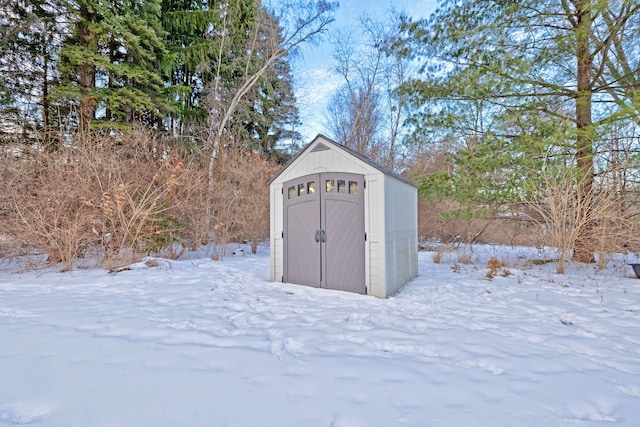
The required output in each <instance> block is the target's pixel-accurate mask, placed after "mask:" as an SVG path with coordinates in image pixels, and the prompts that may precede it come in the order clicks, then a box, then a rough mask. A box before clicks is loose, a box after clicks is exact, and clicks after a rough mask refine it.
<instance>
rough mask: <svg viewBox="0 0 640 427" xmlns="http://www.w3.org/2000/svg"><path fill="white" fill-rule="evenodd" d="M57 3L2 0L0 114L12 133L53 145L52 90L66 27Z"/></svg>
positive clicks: (0, 16) (55, 1)
mask: <svg viewBox="0 0 640 427" xmlns="http://www.w3.org/2000/svg"><path fill="white" fill-rule="evenodd" d="M65 18H66V17H65V16H64V6H63V3H62V2H61V1H58V0H11V1H9V0H3V1H0V112H1V113H2V120H3V125H4V126H5V127H8V128H9V130H10V132H11V133H12V134H13V133H15V131H16V130H22V131H23V133H24V135H23V136H27V130H28V131H30V132H29V134H30V135H33V131H37V135H39V136H40V137H41V138H42V141H43V142H44V144H45V145H46V146H48V145H49V144H50V142H51V141H52V138H51V136H52V135H51V134H52V132H51V121H52V117H53V114H52V111H51V110H52V101H51V86H52V84H53V83H54V82H55V80H56V78H57V69H56V62H57V57H58V51H59V48H60V45H59V42H60V40H61V38H62V34H63V32H64V27H65V24H66V21H65Z"/></svg>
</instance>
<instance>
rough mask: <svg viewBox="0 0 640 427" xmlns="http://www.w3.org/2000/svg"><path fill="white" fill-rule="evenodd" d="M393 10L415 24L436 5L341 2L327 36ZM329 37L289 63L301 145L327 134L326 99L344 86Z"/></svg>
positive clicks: (426, 0) (423, 1)
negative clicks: (325, 123) (298, 115)
mask: <svg viewBox="0 0 640 427" xmlns="http://www.w3.org/2000/svg"><path fill="white" fill-rule="evenodd" d="M392 6H393V7H394V8H395V9H398V10H401V11H404V12H406V13H407V15H409V16H410V17H411V18H412V19H413V20H417V19H420V18H425V17H427V16H429V14H430V13H432V12H433V11H434V10H435V8H436V6H437V1H436V0H417V1H405V2H403V1H398V2H391V1H389V0H366V1H360V0H352V1H344V0H343V1H341V2H340V8H339V9H338V10H337V12H336V14H335V21H334V22H333V23H332V24H331V26H330V27H329V30H328V33H331V32H334V31H336V30H339V29H344V28H349V27H354V26H355V25H357V23H358V20H359V19H360V17H362V16H363V15H364V14H366V15H368V16H371V17H374V18H375V19H377V20H382V17H383V16H384V15H385V12H387V11H388V10H390V9H391V7H392ZM329 36H330V34H327V35H326V36H325V37H324V38H323V41H322V42H321V43H320V44H318V45H317V46H312V45H305V46H304V47H303V49H301V52H300V55H299V56H298V57H297V58H295V59H294V60H293V61H292V70H293V75H294V82H295V87H296V89H295V92H296V98H297V100H298V108H299V109H300V119H301V121H302V126H301V127H300V128H299V129H298V131H299V132H300V133H301V135H302V137H303V143H307V142H309V141H311V139H312V138H313V137H315V136H316V135H317V134H318V133H324V134H328V131H327V129H326V128H325V127H324V125H323V121H324V112H325V110H326V106H327V103H328V101H329V98H330V97H331V95H332V94H333V93H334V92H335V90H336V89H338V87H340V85H341V84H342V83H343V81H342V77H341V76H340V75H337V74H335V73H334V72H333V67H334V64H333V60H332V46H331V44H330V43H329V39H330V37H329Z"/></svg>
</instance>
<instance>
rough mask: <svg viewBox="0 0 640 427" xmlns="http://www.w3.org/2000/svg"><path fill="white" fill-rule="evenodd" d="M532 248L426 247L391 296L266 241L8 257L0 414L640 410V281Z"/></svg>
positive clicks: (300, 417)
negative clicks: (346, 283) (112, 266)
mask: <svg viewBox="0 0 640 427" xmlns="http://www.w3.org/2000/svg"><path fill="white" fill-rule="evenodd" d="M531 251H534V252H535V249H524V248H516V249H510V248H505V247H490V246H477V247H475V249H474V252H473V254H471V261H472V263H471V264H463V263H460V262H456V260H457V258H456V257H459V256H460V254H459V253H458V254H457V253H454V252H452V253H448V254H445V256H444V259H443V260H442V262H440V263H434V253H433V252H428V251H426V252H421V253H420V256H419V259H420V276H419V277H418V278H417V279H416V280H414V281H413V282H411V283H410V284H409V285H407V286H406V287H405V288H404V289H403V290H402V291H401V292H400V293H399V294H398V295H396V296H394V297H392V298H389V299H387V300H380V299H376V298H373V297H368V296H361V295H355V294H349V293H343V292H337V291H327V290H320V289H313V288H308V287H303V286H296V285H290V284H282V283H270V282H268V281H267V277H268V262H269V256H268V248H261V252H260V253H258V254H257V255H250V254H248V255H246V256H234V257H229V258H225V259H224V260H222V261H217V262H216V261H212V260H211V259H209V258H208V257H207V256H206V255H205V254H191V255H189V256H186V257H184V258H182V259H180V260H177V261H169V260H162V259H160V260H157V261H158V262H159V264H160V265H159V266H156V267H150V266H148V265H146V264H145V263H139V264H134V265H133V266H132V269H131V270H127V271H122V272H119V273H115V274H110V273H108V272H106V271H104V270H98V269H87V270H84V269H81V270H73V271H70V272H66V273H59V272H57V271H56V270H55V269H53V268H52V269H47V270H44V271H42V270H41V271H36V272H33V271H30V272H22V273H19V272H16V271H15V270H16V269H17V267H16V266H15V265H13V264H11V265H7V264H4V265H3V266H2V267H0V425H2V426H5V425H22V424H28V425H38V426H58V427H74V426H78V427H107V426H109V427H111V426H125V427H129V426H131V427H147V426H148V427H163V426H167V427H176V426H186V427H196V426H206V427H210V426H278V427H280V426H327V427H328V426H346V427H357V426H448V427H449V426H604V425H610V424H616V425H623V426H640V280H639V279H636V278H635V277H632V276H633V273H632V271H631V269H630V267H628V266H626V265H625V264H624V261H618V263H617V264H612V265H611V267H610V268H609V269H608V270H606V271H601V272H597V271H596V270H595V267H594V266H580V265H570V266H569V272H568V274H566V275H556V274H554V273H553V271H554V266H553V264H546V265H541V266H531V265H527V264H526V262H525V261H526V260H527V259H532V258H535V257H536V254H535V253H531ZM490 256H496V257H497V258H498V259H499V260H501V261H506V262H507V263H508V265H509V267H508V270H509V272H510V273H511V274H510V275H508V276H507V277H503V276H502V275H500V274H498V275H496V277H494V278H493V279H488V278H487V277H486V274H487V271H488V270H487V268H486V263H487V260H488V259H489V257H490ZM516 263H517V265H516Z"/></svg>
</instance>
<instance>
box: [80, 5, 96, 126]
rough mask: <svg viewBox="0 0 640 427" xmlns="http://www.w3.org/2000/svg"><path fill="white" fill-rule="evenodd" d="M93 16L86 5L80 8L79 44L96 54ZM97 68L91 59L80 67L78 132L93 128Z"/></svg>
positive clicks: (86, 60)
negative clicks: (91, 25) (91, 23)
mask: <svg viewBox="0 0 640 427" xmlns="http://www.w3.org/2000/svg"><path fill="white" fill-rule="evenodd" d="M93 18H94V17H93V15H92V14H91V13H90V12H89V10H88V9H87V7H86V6H85V5H83V6H81V7H80V22H79V23H78V26H77V32H78V44H79V45H80V46H81V47H83V48H85V49H86V51H87V53H88V52H92V53H93V52H95V50H96V46H95V45H96V41H95V39H94V35H93V34H92V33H91V30H90V29H89V23H90V22H93ZM95 74H96V71H95V66H94V65H93V63H92V61H91V60H90V59H85V60H84V62H81V63H80V64H79V65H78V79H79V83H80V107H79V108H80V111H79V117H78V130H79V131H80V133H86V132H88V131H89V129H90V128H91V120H92V119H93V114H94V104H95V99H94V98H93V89H94V85H95Z"/></svg>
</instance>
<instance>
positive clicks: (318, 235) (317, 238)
mask: <svg viewBox="0 0 640 427" xmlns="http://www.w3.org/2000/svg"><path fill="white" fill-rule="evenodd" d="M321 235H322V230H320V229H318V230H316V242H320V238H321Z"/></svg>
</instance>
